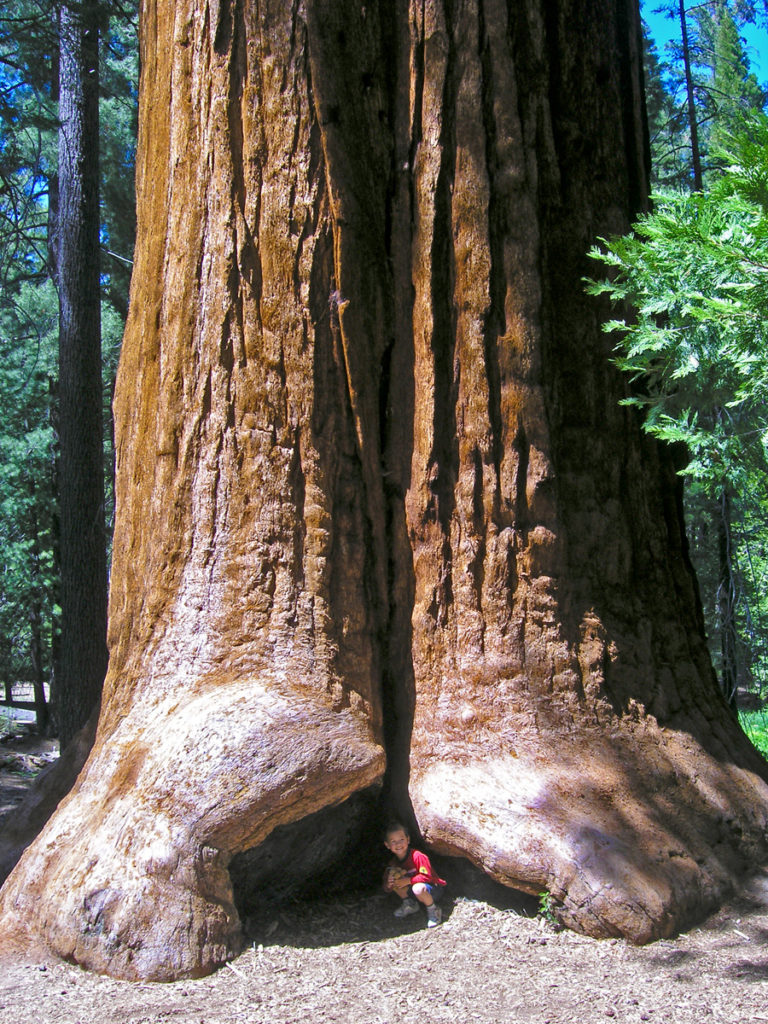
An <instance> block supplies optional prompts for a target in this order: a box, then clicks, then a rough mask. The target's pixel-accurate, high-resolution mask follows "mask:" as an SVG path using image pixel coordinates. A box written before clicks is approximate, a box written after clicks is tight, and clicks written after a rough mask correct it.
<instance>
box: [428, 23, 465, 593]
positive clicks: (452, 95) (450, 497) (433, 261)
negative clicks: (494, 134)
mask: <svg viewBox="0 0 768 1024" xmlns="http://www.w3.org/2000/svg"><path fill="white" fill-rule="evenodd" d="M451 8H452V5H451V4H446V5H445V17H446V27H445V41H446V46H447V55H446V65H445V81H444V85H443V100H442V112H443V118H442V123H441V127H440V141H439V151H440V170H439V173H438V176H437V182H436V185H435V195H434V223H433V227H432V242H431V252H430V272H431V278H430V301H431V307H432V336H431V352H432V359H433V373H434V386H435V398H434V403H433V409H434V419H433V426H432V450H431V453H430V489H431V491H432V494H433V495H434V505H433V507H432V510H431V511H432V514H433V515H434V517H435V520H436V521H437V522H438V523H439V524H440V527H441V529H442V532H443V536H444V537H445V538H446V543H447V538H448V537H450V524H451V519H452V517H453V513H454V502H455V497H454V495H455V488H456V473H457V470H458V440H457V430H456V398H457V390H458V385H459V381H458V379H457V374H458V372H459V364H458V361H457V359H456V305H455V299H454V289H455V276H456V270H455V264H454V249H453V213H452V196H453V182H454V175H455V162H456V135H455V116H454V115H455V109H456V96H457V90H458V79H457V67H456V62H457V54H456V44H455V40H454V26H453V24H452V20H451ZM450 564H451V563H450V559H447V560H446V561H445V563H444V569H445V572H446V573H450V571H451V569H450Z"/></svg>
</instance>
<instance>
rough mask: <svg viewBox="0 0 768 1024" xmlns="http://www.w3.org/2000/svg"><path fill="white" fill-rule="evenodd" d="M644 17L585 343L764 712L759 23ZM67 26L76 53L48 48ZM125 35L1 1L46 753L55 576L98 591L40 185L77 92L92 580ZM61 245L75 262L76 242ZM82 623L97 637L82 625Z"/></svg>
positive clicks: (67, 672)
mask: <svg viewBox="0 0 768 1024" xmlns="http://www.w3.org/2000/svg"><path fill="white" fill-rule="evenodd" d="M647 6H648V10H647V12H646V13H647V14H648V16H649V19H650V21H651V23H652V24H653V25H654V27H655V31H657V32H658V26H659V25H661V24H662V21H661V20H660V19H661V18H662V17H664V16H665V17H666V19H667V20H666V22H663V24H665V25H667V27H668V32H669V35H670V36H671V38H672V40H673V41H672V42H671V43H669V44H667V45H665V46H663V47H660V46H658V45H657V44H656V43H655V42H654V40H653V38H652V35H651V33H650V30H649V31H648V32H647V37H646V50H645V73H646V89H647V104H648V115H649V123H650V135H651V146H652V152H653V175H654V180H653V190H654V194H655V199H654V206H653V212H652V213H651V214H649V215H648V216H646V217H644V218H642V219H641V220H640V222H639V223H638V225H637V226H636V230H635V232H634V234H632V235H630V236H627V237H625V238H623V239H610V240H603V241H602V242H600V243H599V244H597V245H596V247H595V249H594V250H593V253H592V255H593V257H594V258H595V261H596V262H595V265H594V277H595V278H596V279H597V278H600V277H601V276H603V275H606V276H607V278H608V280H605V281H600V280H596V281H594V282H593V283H591V284H590V285H589V286H588V287H590V288H591V290H593V291H595V292H601V291H607V292H608V293H609V294H610V295H611V296H612V297H613V298H614V299H615V300H616V303H617V315H616V319H615V320H614V321H613V322H611V323H610V324H608V325H607V329H609V330H610V331H612V332H613V333H614V337H615V340H616V344H617V348H616V361H617V363H618V365H619V366H621V367H622V368H623V370H624V371H626V376H627V398H626V401H627V403H629V404H631V405H634V406H637V407H638V409H639V410H640V411H641V413H642V415H643V416H644V422H645V425H646V428H647V429H648V430H649V431H651V432H652V433H654V434H656V435H657V436H658V437H660V438H662V439H663V440H664V441H666V442H668V443H672V444H675V445H677V446H678V448H679V450H680V460H679V463H680V469H681V473H682V474H683V479H684V493H685V506H686V518H687V527H688V536H689V541H690V546H691V553H692V557H693V560H694V564H695V566H696V570H697V574H698V578H699V584H700V592H701V599H702V604H703V609H704V616H705V622H706V628H707V634H708V637H709V641H710V648H711V652H712V657H713V661H714V664H715V667H716V669H717V672H718V675H719V678H720V680H721V685H722V687H723V690H724V691H725V693H726V694H727V696H728V697H729V699H732V700H733V701H734V703H735V699H736V694H737V691H749V693H751V694H754V695H755V697H756V700H757V701H760V700H761V699H762V697H763V696H765V695H767V694H768V585H767V584H768V523H767V522H766V509H767V508H768V489H767V486H766V481H767V480H768V476H766V471H767V470H768V464H767V459H768V451H767V449H766V445H767V444H768V412H766V402H765V399H766V389H767V388H768V338H766V328H765V313H766V309H767V308H768V277H767V276H766V274H767V273H768V119H766V116H765V108H766V97H767V94H766V85H765V84H763V83H761V82H760V81H759V78H758V75H757V74H756V73H755V72H753V70H752V67H753V63H756V62H755V61H753V59H752V58H753V57H754V56H755V54H754V53H753V52H751V51H750V49H749V48H748V47H747V45H746V44H745V42H744V39H743V33H744V31H745V30H746V28H747V27H748V26H750V25H753V26H756V27H757V28H760V27H762V28H766V18H767V17H768V15H767V14H766V10H765V6H764V5H762V6H758V7H757V9H756V7H755V5H754V4H752V5H750V4H748V3H743V2H734V0H728V2H726V0H710V2H705V3H697V4H693V3H688V4H683V3H682V0H681V2H679V3H678V2H677V0H675V2H674V3H672V4H669V5H668V7H669V10H668V11H666V12H662V13H661V14H660V13H658V10H657V5H656V4H653V5H651V4H649V5H647ZM654 11H655V12H656V13H655V14H653V16H652V17H651V14H652V12H654ZM73 21H74V23H75V25H76V29H78V30H81V29H82V30H83V32H82V38H83V39H86V40H88V39H89V40H90V43H91V45H92V49H91V50H89V49H88V47H87V46H82V47H80V49H78V48H77V46H75V45H70V44H71V42H72V38H73V36H72V32H71V26H72V23H73ZM136 21H137V11H136V2H135V0H125V2H122V3H110V4H107V3H99V2H97V0H84V2H83V3H79V4H78V3H69V4H67V3H56V2H54V0H12V2H9V3H7V4H6V5H5V6H4V8H3V11H2V12H0V179H1V183H2V190H1V192H0V407H2V409H3V412H4V415H3V417H2V421H0V557H1V558H2V575H1V576H0V686H3V687H4V688H5V698H6V700H10V699H11V695H12V694H13V695H14V696H15V697H16V699H19V697H20V696H21V694H22V693H23V692H24V690H25V688H26V690H27V691H30V692H31V693H32V694H33V695H34V702H35V704H36V708H37V713H38V720H39V723H40V725H41V726H42V727H43V728H45V729H47V730H48V731H49V732H53V733H60V734H61V735H62V738H63V739H64V740H65V741H66V740H67V739H68V738H69V737H71V735H72V734H73V733H74V731H76V729H77V728H78V727H79V725H80V724H82V722H83V721H84V719H85V717H87V710H88V706H89V700H90V698H89V697H88V695H87V694H86V699H85V700H84V702H83V707H81V708H80V709H75V710H72V709H71V708H70V709H67V700H66V694H68V693H69V692H71V691H73V690H76V689H77V688H78V686H80V681H79V676H78V672H77V671H76V670H75V669H74V668H73V667H72V666H73V665H74V664H76V661H73V660H72V658H69V659H68V658H67V653H66V652H67V650H72V649H76V648H77V647H78V644H82V639H81V635H80V629H79V623H80V622H81V621H82V618H83V616H84V614H89V615H90V614H91V611H92V609H86V610H85V612H83V609H82V605H78V604H77V602H76V601H75V600H74V599H73V598H71V597H69V596H67V594H68V593H69V591H66V588H65V593H63V592H62V584H61V580H62V577H63V576H64V577H66V574H67V569H66V566H67V564H68V562H69V563H73V562H74V564H75V568H76V569H77V568H80V569H82V572H83V574H84V581H83V585H84V586H85V587H86V588H88V587H90V588H91V589H92V590H93V591H94V593H96V592H99V591H101V592H104V593H105V588H106V579H104V580H102V579H101V578H95V577H99V576H100V574H99V571H98V569H97V570H93V569H92V568H89V567H88V565H86V564H83V565H80V563H81V561H82V559H80V558H79V556H78V554H77V551H76V550H75V549H74V547H73V542H72V540H71V539H68V538H71V537H72V536H73V535H74V536H75V537H77V536H78V535H79V534H83V533H85V532H87V531H88V530H89V529H91V528H92V526H93V520H94V513H93V509H92V508H91V509H90V510H89V507H88V505H87V503H85V504H83V503H82V502H80V503H78V501H77V500H75V501H74V503H73V501H72V500H71V498H70V499H68V498H67V497H66V488H67V485H68V483H69V482H70V477H72V476H73V475H74V471H73V470H72V469H69V468H64V467H69V466H70V465H71V463H70V462H67V456H66V452H65V451H63V449H64V448H66V440H64V441H63V440H62V439H63V438H66V437H67V436H68V435H67V429H66V428H67V423H68V422H69V419H70V418H71V417H72V416H74V415H75V414H76V413H78V412H79V411H80V406H82V405H84V404H86V403H87V400H88V389H87V388H86V389H85V391H84V393H83V394H84V396H85V397H84V398H82V399H76V400H75V402H74V412H73V403H72V399H71V395H69V393H68V394H67V395H65V394H64V393H63V389H62V387H61V386H60V382H61V381H62V380H63V379H64V376H65V375H66V374H67V373H68V372H69V369H68V368H70V367H71V366H72V365H75V366H77V367H80V366H82V365H84V364H83V363H81V362H79V361H78V360H79V356H78V354H77V352H75V355H74V357H73V355H72V349H71V345H72V339H71V337H68V336H67V329H66V324H65V323H64V320H65V319H66V318H63V317H62V310H65V311H68V310H69V306H70V298H69V297H68V295H69V293H66V295H65V292H66V287H67V285H66V282H65V281H64V280H63V272H62V267H64V266H65V265H69V264H67V262H66V247H67V245H68V244H69V243H68V241H67V239H70V240H71V238H72V237H73V236H72V234H71V223H70V224H69V225H68V223H67V219H66V218H67V217H71V210H72V204H71V203H69V201H68V200H69V196H70V193H71V191H72V189H73V188H74V189H75V190H76V189H77V185H78V183H77V181H75V183H74V186H73V184H72V180H71V175H70V174H69V173H68V174H67V175H63V174H62V173H60V172H61V168H62V161H63V159H65V158H66V156H67V154H68V152H69V146H70V143H69V141H68V139H69V136H68V135H67V123H68V122H67V117H66V116H65V114H64V113H63V112H62V111H63V110H64V107H65V97H68V96H70V95H72V96H74V97H75V100H77V99H78V97H79V96H80V98H82V97H81V93H83V91H85V92H87V90H88V88H89V87H92V88H94V90H95V92H94V95H97V96H98V104H97V108H96V109H95V111H94V110H92V111H91V113H90V115H89V117H90V123H89V124H86V125H85V128H86V129H87V130H89V131H90V132H91V135H90V136H88V135H87V131H86V134H85V139H86V142H85V145H84V149H83V152H84V163H85V164H87V165H88V166H83V167H82V168H81V171H82V175H83V180H84V181H86V182H87V178H88V174H90V175H91V176H92V178H93V180H94V181H97V182H98V208H97V209H98V224H97V225H96V230H95V232H94V234H93V238H94V239H95V240H96V241H95V243H94V244H95V248H96V258H97V259H98V286H96V285H93V284H91V285H89V284H88V282H87V280H85V283H84V284H83V287H82V289H81V293H80V294H81V301H83V302H86V303H87V301H88V296H89V293H90V297H91V299H92V298H93V295H92V293H93V291H94V289H97V290H98V291H99V295H100V300H99V302H98V303H97V304H96V305H97V309H96V320H95V323H96V327H95V330H96V331H97V334H98V338H99V339H100V353H101V356H100V371H101V381H102V384H101V388H100V389H98V393H97V394H96V398H95V401H96V403H97V404H98V406H99V409H98V418H99V419H100V422H101V423H103V427H102V428H99V430H98V431H97V433H98V434H99V435H100V436H99V437H97V438H95V440H96V442H97V445H98V457H99V460H100V462H99V464H100V466H102V467H103V485H102V482H101V480H100V481H99V493H102V490H103V499H100V501H101V504H100V507H99V511H98V515H97V516H96V518H97V519H98V521H99V528H98V531H97V532H98V535H99V537H100V538H101V540H100V543H101V544H102V547H103V549H104V553H105V556H106V558H107V564H108V554H109V543H110V536H111V526H112V518H113V516H112V505H113V472H114V452H113V444H112V429H111V396H112V392H113V387H114V379H115V372H116V367H117V360H118V355H119V348H120V340H121V337H122V331H123V326H124V323H125V317H126V314H127V309H128V288H129V281H130V271H131V260H132V251H133V241H134V196H133V171H134V160H135V144H136V110H137V100H138V86H137V79H138V45H137V34H136V27H137V26H136ZM646 27H647V26H646ZM96 41H97V43H98V49H97V50H96V48H95V43H96ZM81 42H82V39H81ZM766 49H768V47H766ZM62 55H64V57H65V58H66V59H64V57H63V56H62ZM67 102H68V101H67ZM67 109H68V108H67ZM81 109H86V108H81ZM88 138H91V139H93V140H97V141H95V142H93V143H92V144H88V142H87V140H88ZM62 154H64V157H62ZM75 177H77V175H75ZM87 191H88V189H87V187H86V188H85V192H86V193H87ZM77 216H82V214H77V215H76V217H75V219H77ZM74 237H75V241H74V243H72V244H73V245H74V263H75V264H76V265H77V264H78V258H79V256H80V255H82V253H81V249H82V247H83V246H85V245H86V244H87V242H83V241H82V240H81V236H79V235H75V236H74ZM82 237H83V238H85V237H86V236H82ZM89 290H90V292H89ZM75 301H78V300H75ZM75 345H77V338H76V339H75ZM73 358H74V363H73V362H72V360H73ZM91 390H92V389H91ZM94 422H95V421H94ZM70 435H71V431H70ZM73 508H74V511H73ZM78 515H80V516H81V517H82V521H80V522H78V521H77V516H78ZM102 520H103V522H104V527H103V529H102V527H101V525H100V524H101V521H102ZM63 566H64V568H63ZM89 574H90V576H89ZM68 604H70V605H72V608H70V610H69V611H67V606H68ZM94 604H95V605H96V606H98V605H99V600H98V599H97V600H95V602H94ZM93 614H94V619H95V622H96V629H97V630H98V628H100V627H99V625H98V623H99V619H98V615H99V612H98V607H96V611H95V612H93ZM68 623H77V624H78V626H74V625H68ZM86 653H87V652H86ZM88 657H89V659H90V660H91V661H94V660H95V661H96V662H97V663H98V657H97V658H95V659H94V658H91V657H90V656H88ZM98 671H103V668H102V669H100V670H98V669H97V674H98ZM89 692H90V691H89ZM27 699H29V697H27ZM742 721H743V723H744V725H745V728H747V730H748V731H750V733H751V735H752V738H753V741H754V742H756V743H758V744H761V743H765V742H766V741H765V739H764V737H763V734H762V733H761V731H760V730H761V712H760V711H755V712H753V713H752V714H746V715H744V714H743V715H742ZM766 735H768V730H766ZM763 749H764V750H766V749H768V745H767V746H764V747H763Z"/></svg>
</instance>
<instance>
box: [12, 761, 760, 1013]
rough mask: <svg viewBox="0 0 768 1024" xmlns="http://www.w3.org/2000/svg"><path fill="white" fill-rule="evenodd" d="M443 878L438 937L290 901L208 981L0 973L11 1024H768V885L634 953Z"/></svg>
mask: <svg viewBox="0 0 768 1024" xmlns="http://www.w3.org/2000/svg"><path fill="white" fill-rule="evenodd" d="M21 753H24V752H21ZM43 753H44V752H43ZM5 754H6V752H5V748H3V747H2V746H0V807H6V808H8V807H10V806H12V803H13V799H15V795H14V794H11V795H10V796H9V789H8V786H7V785H6V784H7V783H8V782H9V775H12V772H11V771H10V770H9V768H8V761H7V758H6V761H5V762H4V761H3V758H4V757H5ZM26 756H32V757H35V756H42V755H41V753H40V752H37V753H30V751H26ZM54 756H55V754H54ZM17 763H18V762H17ZM19 777H20V776H18V775H17V776H16V778H19ZM10 781H13V779H10ZM11 788H13V787H11ZM9 801H10V803H9ZM0 827H1V823H0ZM441 866H442V865H441ZM444 871H445V873H446V874H447V876H448V880H449V883H450V884H449V894H450V895H447V896H446V899H445V901H444V910H445V920H444V922H443V924H442V925H441V926H440V927H439V928H434V929H431V930H427V929H426V928H425V919H424V918H423V916H422V914H421V913H420V914H418V915H416V916H414V917H411V918H407V919H405V921H400V920H396V919H395V918H394V917H393V916H392V910H393V903H392V902H391V901H392V899H393V898H392V897H384V896H382V895H379V894H370V895H362V896H359V897H355V898H352V897H349V898H342V899H337V900H332V901H331V900H328V899H324V900H318V899H313V900H309V899H305V900H293V901H292V902H289V903H285V904H283V905H282V906H280V907H273V908H265V909H264V911H263V913H262V914H261V915H260V916H259V917H258V918H250V919H249V920H248V921H247V922H246V923H247V929H248V934H249V944H248V947H247V948H246V950H245V952H243V953H242V954H241V955H240V956H239V957H238V958H237V959H236V960H235V961H233V962H232V963H231V964H228V965H227V966H225V967H223V968H222V969H221V970H219V971H218V972H217V973H216V974H214V975H212V976H211V977H208V978H203V979H200V980H196V981H179V982H175V983H173V984H167V985H158V984H143V983H130V982H118V981H114V980H112V979H110V978H105V977H100V976H98V975H94V974H89V973H87V972H85V971H82V970H80V969H78V968H76V967H73V966H71V965H69V964H63V963H51V964H46V965H40V964H31V963H24V962H11V963H8V962H6V963H3V964H0V1024H161V1022H176V1024H298V1022H305V1021H306V1022H310V1021H311V1022H313V1024H319V1022H324V1024H417V1022H418V1024H422V1022H424V1024H426V1022H432V1024H449V1022H450V1024H470V1022H482V1024H497V1022H498V1024H501V1022H504V1024H516V1022H520V1024H523V1022H524V1024H595V1022H598V1021H599V1022H604V1021H606V1020H615V1021H617V1022H622V1024H635V1022H639V1021H651V1022H653V1024H661V1022H670V1024H747V1022H768V946H767V945H766V944H767V943H768V873H760V874H758V875H757V876H756V878H755V879H753V880H752V881H751V882H750V883H749V885H748V887H747V889H746V890H745V892H744V893H743V894H741V895H740V896H739V898H737V899H734V900H733V901H731V903H729V904H728V905H727V906H725V907H724V908H723V909H722V910H721V911H720V912H719V913H718V914H716V915H715V916H713V917H711V918H710V919H709V920H707V921H706V922H704V923H703V924H702V925H701V926H700V927H697V928H694V929H692V930H691V931H690V932H688V933H687V934H685V935H681V936H679V937H678V938H676V939H675V940H673V941H663V942H657V943H654V944H653V945H650V946H646V947H644V948H636V947H633V946H630V945H628V944H627V943H625V942H623V941H620V940H608V941H601V942H597V941H595V940H592V939H586V938H583V937H581V936H579V935H575V934H573V933H571V932H565V931H563V932H556V931H555V930H554V929H553V928H552V927H551V925H549V924H548V923H547V922H545V921H543V920H541V919H540V918H538V917H537V916H536V902H535V901H531V900H530V899H524V898H520V899H518V898H517V897H516V896H515V895H514V894H510V893H509V892H507V891H506V890H503V891H502V890H500V888H499V887H493V886H490V885H485V886H484V885H483V883H482V882H479V881H478V880H477V879H475V880H474V882H473V880H472V877H471V876H467V875H466V873H463V874H462V876H461V877H457V878H456V880H455V884H454V880H453V879H452V877H451V870H450V862H449V863H448V864H447V865H446V867H445V868H444Z"/></svg>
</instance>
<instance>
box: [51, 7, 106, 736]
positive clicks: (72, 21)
mask: <svg viewBox="0 0 768 1024" xmlns="http://www.w3.org/2000/svg"><path fill="white" fill-rule="evenodd" d="M97 16H98V5H97V4H95V3H93V2H91V0H86V2H84V3H78V4H67V3H65V4H63V5H62V7H61V12H60V16H59V17H60V32H59V36H60V40H61V53H60V61H59V72H60V81H59V119H60V128H59V172H58V225H57V227H58V230H57V236H56V246H55V250H56V260H55V263H56V283H57V286H58V292H59V415H58V425H59V449H60V475H59V495H60V508H61V636H62V640H61V660H60V663H59V667H60V674H59V678H58V680H57V683H58V685H57V715H58V722H59V737H60V740H61V745H62V747H65V746H66V745H67V743H68V742H69V741H70V740H71V739H72V737H73V736H74V734H75V733H76V732H77V731H78V729H80V728H81V727H82V726H83V725H84V724H85V722H86V721H87V720H88V717H89V715H90V713H91V711H92V710H93V708H94V706H95V705H96V703H97V701H98V699H99V695H100V694H101V687H102V683H103V681H104V674H105V672H106V668H107V647H106V632H107V569H106V546H105V536H104V464H103V439H102V401H103V399H102V389H101V316H100V309H99V295H100V291H99V165H98V151H99V105H98V104H99V74H98V67H99V56H98V17H97Z"/></svg>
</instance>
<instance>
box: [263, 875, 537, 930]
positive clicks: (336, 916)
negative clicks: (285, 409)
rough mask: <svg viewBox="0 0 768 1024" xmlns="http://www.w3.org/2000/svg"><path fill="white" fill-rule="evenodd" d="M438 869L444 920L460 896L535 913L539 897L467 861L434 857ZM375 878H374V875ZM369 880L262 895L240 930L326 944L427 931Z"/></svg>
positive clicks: (421, 918)
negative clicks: (276, 896)
mask: <svg viewBox="0 0 768 1024" xmlns="http://www.w3.org/2000/svg"><path fill="white" fill-rule="evenodd" d="M432 861H433V863H434V865H435V868H436V870H437V871H438V873H439V874H440V876H441V877H442V878H444V879H445V880H446V881H447V883H448V885H447V887H446V890H445V893H444V894H443V897H442V899H441V900H440V906H441V909H442V911H443V922H447V921H450V918H451V914H452V912H453V909H454V907H455V905H456V902H457V901H458V900H478V901H482V902H484V903H487V904H488V905H489V906H491V907H493V908H495V909H497V910H507V911H510V912H512V913H517V914H520V915H521V916H525V917H535V916H536V914H537V911H538V899H537V898H536V897H534V896H529V895H527V894H526V893H521V892H519V891H518V890H515V889H509V888H507V887H506V886H503V885H499V884H498V883H497V882H494V881H493V880H492V879H490V878H488V876H487V875H485V874H484V873H483V872H482V871H480V870H479V869H478V868H475V867H474V866H473V865H472V864H470V863H469V862H468V861H463V860H459V859H456V858H445V857H432ZM376 877H378V876H376ZM367 881H369V882H370V883H371V884H369V885H368V886H367V887H366V886H362V885H361V886H357V887H346V888H345V887H344V886H343V885H342V886H338V885H336V884H334V885H332V886H330V885H329V886H328V887H327V888H326V890H325V891H318V889H317V888H314V889H309V890H306V891H305V892H303V893H299V894H297V895H295V896H293V897H289V898H287V899H284V900H281V901H269V900H268V899H265V900H264V902H263V903H262V904H261V905H260V906H259V907H258V908H252V911H251V913H250V914H249V915H248V916H247V917H246V918H245V919H244V922H243V931H244V934H245V937H246V939H247V941H248V943H249V944H253V945H255V946H263V947H265V948H267V947H269V946H294V947H299V948H305V947H306V948H325V947H328V946H338V945H341V944H344V943H360V942H381V941H384V940H386V939H391V938H395V937H397V936H399V935H409V934H413V933H414V932H419V931H422V930H424V929H426V914H425V913H424V911H423V910H421V909H420V910H419V911H418V913H416V914H412V915H410V916H409V917H405V918H397V917H395V916H394V911H395V910H396V909H397V907H398V904H399V901H398V899H397V897H396V896H392V895H387V894H385V893H383V892H381V891H379V890H378V889H377V888H376V886H375V882H374V881H373V879H370V878H369V879H367Z"/></svg>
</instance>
